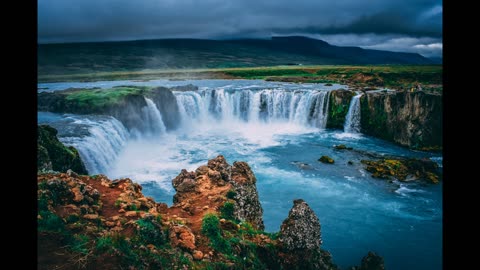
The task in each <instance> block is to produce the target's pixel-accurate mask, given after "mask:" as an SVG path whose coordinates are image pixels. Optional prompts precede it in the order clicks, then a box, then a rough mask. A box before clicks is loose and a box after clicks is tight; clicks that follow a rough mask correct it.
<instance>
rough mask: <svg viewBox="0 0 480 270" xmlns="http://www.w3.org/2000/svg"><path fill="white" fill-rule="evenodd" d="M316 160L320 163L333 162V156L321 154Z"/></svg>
mask: <svg viewBox="0 0 480 270" xmlns="http://www.w3.org/2000/svg"><path fill="white" fill-rule="evenodd" d="M318 161H320V162H322V163H327V164H333V163H335V160H333V158H331V157H329V156H321V157H320V158H319V159H318Z"/></svg>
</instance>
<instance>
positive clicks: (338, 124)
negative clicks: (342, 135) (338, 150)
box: [327, 90, 355, 129]
mask: <svg viewBox="0 0 480 270" xmlns="http://www.w3.org/2000/svg"><path fill="white" fill-rule="evenodd" d="M353 96H355V92H353V91H349V90H333V91H332V92H331V94H330V100H329V103H330V104H329V106H328V117H327V128H337V129H343V124H344V123H345V117H346V116H347V113H348V108H349V107H350V102H351V100H352V97H353Z"/></svg>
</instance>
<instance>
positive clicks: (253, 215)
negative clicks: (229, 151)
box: [230, 161, 265, 230]
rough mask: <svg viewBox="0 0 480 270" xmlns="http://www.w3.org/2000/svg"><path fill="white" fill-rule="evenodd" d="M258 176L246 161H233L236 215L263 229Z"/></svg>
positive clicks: (232, 182) (237, 217) (232, 180)
mask: <svg viewBox="0 0 480 270" xmlns="http://www.w3.org/2000/svg"><path fill="white" fill-rule="evenodd" d="M256 182H257V178H255V175H254V174H253V172H252V169H251V168H250V166H248V164H247V163H246V162H243V161H236V162H234V163H233V167H232V176H231V182H230V183H231V184H232V186H233V188H234V190H235V192H236V195H235V196H234V200H235V202H236V205H235V210H234V213H233V214H234V216H235V218H236V219H239V220H246V221H248V222H250V223H251V224H252V225H253V226H254V227H255V228H257V229H260V230H263V229H264V228H265V226H264V224H263V218H262V216H263V209H262V206H261V205H260V201H259V199H258V192H257V186H256V184H255V183H256Z"/></svg>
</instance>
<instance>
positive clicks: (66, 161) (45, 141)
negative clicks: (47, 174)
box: [37, 125, 88, 174]
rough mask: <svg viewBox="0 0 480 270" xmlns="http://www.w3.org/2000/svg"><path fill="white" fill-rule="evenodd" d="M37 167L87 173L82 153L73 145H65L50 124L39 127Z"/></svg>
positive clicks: (39, 168)
mask: <svg viewBox="0 0 480 270" xmlns="http://www.w3.org/2000/svg"><path fill="white" fill-rule="evenodd" d="M37 131H38V133H37V135H38V137H37V169H38V170H54V171H59V172H66V171H67V170H69V169H71V170H73V171H74V172H76V173H79V174H87V173H88V172H87V169H86V168H85V164H84V163H83V161H82V159H81V158H80V154H79V153H78V151H77V149H75V148H74V147H73V146H65V145H63V143H61V142H60V141H59V140H58V138H57V130H56V129H54V128H53V127H51V126H48V125H39V126H38V129H37Z"/></svg>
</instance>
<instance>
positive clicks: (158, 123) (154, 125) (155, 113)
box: [142, 97, 166, 135]
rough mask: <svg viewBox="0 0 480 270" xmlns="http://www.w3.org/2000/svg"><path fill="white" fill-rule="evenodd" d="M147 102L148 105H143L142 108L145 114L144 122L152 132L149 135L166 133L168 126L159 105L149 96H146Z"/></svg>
mask: <svg viewBox="0 0 480 270" xmlns="http://www.w3.org/2000/svg"><path fill="white" fill-rule="evenodd" d="M145 102H146V103H147V106H145V107H143V108H142V110H143V114H144V116H145V121H144V122H145V124H146V125H147V130H148V132H149V133H150V134H149V135H159V134H164V133H165V131H166V128H165V124H164V123H163V120H162V115H161V113H160V111H159V110H158V108H157V105H155V102H153V100H151V99H149V98H147V97H145Z"/></svg>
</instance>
